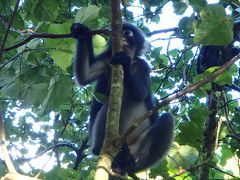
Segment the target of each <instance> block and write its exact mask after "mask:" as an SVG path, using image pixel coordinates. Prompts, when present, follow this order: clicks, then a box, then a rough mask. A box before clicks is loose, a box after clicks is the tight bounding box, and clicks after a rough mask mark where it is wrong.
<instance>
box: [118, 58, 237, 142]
mask: <svg viewBox="0 0 240 180" xmlns="http://www.w3.org/2000/svg"><path fill="white" fill-rule="evenodd" d="M239 59H240V54H238V55H237V56H235V57H234V58H232V59H231V60H230V61H228V62H227V63H225V64H224V65H222V66H221V67H220V68H219V69H217V70H216V71H215V72H213V73H211V74H210V75H208V76H207V77H206V78H204V79H202V80H200V81H199V82H195V83H192V84H190V85H188V86H187V87H186V88H185V89H183V90H181V91H179V92H178V93H176V94H173V95H171V96H169V97H168V98H166V99H164V100H163V101H162V102H160V103H159V104H158V105H156V106H154V108H153V109H152V110H151V111H148V112H146V113H145V114H143V115H142V116H141V117H140V118H138V119H136V120H135V121H134V122H133V123H132V125H131V126H130V127H129V128H128V130H127V131H126V132H125V134H123V135H122V137H121V142H122V143H123V142H125V140H126V138H127V137H129V135H130V134H131V133H132V132H133V131H134V129H136V128H137V127H138V126H139V125H140V124H141V123H142V122H143V121H144V120H145V119H147V118H148V117H149V116H151V115H152V114H153V113H155V112H157V111H158V109H160V108H162V107H164V106H166V105H167V104H169V103H170V102H171V101H173V100H175V99H178V98H180V97H182V96H183V95H185V94H187V93H190V92H192V91H194V90H196V89H198V88H201V87H202V86H203V85H205V84H207V83H209V82H211V81H213V80H214V79H215V78H216V77H217V76H219V75H220V74H222V73H223V72H224V71H226V70H227V69H228V68H229V67H230V66H231V65H233V64H234V63H235V62H237V61H238V60H239Z"/></svg>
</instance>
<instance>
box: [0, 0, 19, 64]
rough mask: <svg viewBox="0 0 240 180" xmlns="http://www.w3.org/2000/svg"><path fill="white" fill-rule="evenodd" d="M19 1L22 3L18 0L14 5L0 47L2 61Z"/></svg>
mask: <svg viewBox="0 0 240 180" xmlns="http://www.w3.org/2000/svg"><path fill="white" fill-rule="evenodd" d="M19 3H20V0H17V1H16V4H15V7H14V10H13V13H12V16H11V18H10V20H9V22H8V26H7V29H6V32H5V34H4V36H3V39H2V44H1V47H0V62H1V60H2V54H3V49H4V46H5V43H6V41H7V37H8V33H9V31H10V28H11V26H12V23H13V20H14V18H15V16H16V14H17V10H18V6H19Z"/></svg>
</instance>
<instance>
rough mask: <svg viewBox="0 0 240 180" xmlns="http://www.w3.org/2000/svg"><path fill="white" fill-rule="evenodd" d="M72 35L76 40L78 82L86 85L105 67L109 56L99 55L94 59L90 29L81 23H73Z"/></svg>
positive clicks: (96, 77) (99, 74)
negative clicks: (99, 56) (98, 57)
mask: <svg viewBox="0 0 240 180" xmlns="http://www.w3.org/2000/svg"><path fill="white" fill-rule="evenodd" d="M71 33H72V36H73V37H74V38H75V39H76V40H77V52H76V59H75V73H76V77H77V80H78V82H79V84H81V85H86V84H89V83H90V82H92V81H94V80H96V79H98V78H99V76H101V75H102V74H103V73H104V72H105V71H106V69H107V63H106V62H107V60H108V58H109V57H107V56H105V57H104V56H101V58H100V59H98V60H96V59H95V57H94V54H93V44H92V35H91V30H90V29H89V28H88V27H86V26H84V25H82V24H79V23H77V24H73V25H72V27H71Z"/></svg>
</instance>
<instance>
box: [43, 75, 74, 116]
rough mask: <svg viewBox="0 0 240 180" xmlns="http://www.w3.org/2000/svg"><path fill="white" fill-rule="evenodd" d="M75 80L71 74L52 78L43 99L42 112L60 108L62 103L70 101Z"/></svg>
mask: <svg viewBox="0 0 240 180" xmlns="http://www.w3.org/2000/svg"><path fill="white" fill-rule="evenodd" d="M72 86H73V81H72V79H71V77H70V76H67V75H62V76H57V77H54V78H52V79H51V81H50V84H49V87H48V92H47V95H46V97H45V99H44V101H43V105H42V113H44V112H45V113H46V111H47V110H49V109H50V110H57V111H58V110H59V108H60V105H62V104H65V103H66V102H68V100H69V98H70V96H71V94H72Z"/></svg>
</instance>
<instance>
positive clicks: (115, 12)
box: [94, 0, 123, 180]
mask: <svg viewBox="0 0 240 180" xmlns="http://www.w3.org/2000/svg"><path fill="white" fill-rule="evenodd" d="M110 11H111V24H112V34H111V38H112V54H115V53H116V52H120V51H121V50H122V43H121V39H122V19H121V10H120V0H111V1H110ZM122 94H123V68H122V66H121V65H113V66H112V74H111V91H110V96H109V105H108V112H107V121H106V130H105V138H104V143H103V147H102V149H101V153H100V156H99V160H98V163H97V171H96V174H95V178H94V179H95V180H97V179H101V180H102V179H103V180H105V179H106V180H107V179H109V178H108V176H109V172H110V171H111V165H112V160H113V158H114V157H115V156H116V155H117V153H118V151H119V149H120V146H121V144H120V142H119V119H120V111H121V105H122Z"/></svg>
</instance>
